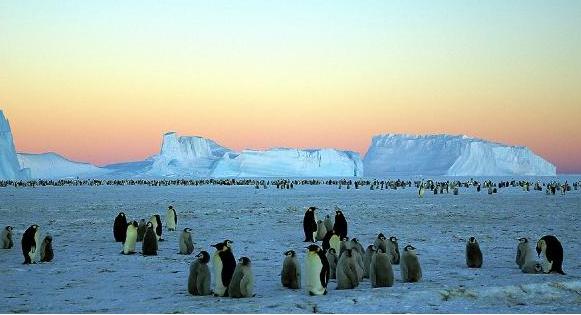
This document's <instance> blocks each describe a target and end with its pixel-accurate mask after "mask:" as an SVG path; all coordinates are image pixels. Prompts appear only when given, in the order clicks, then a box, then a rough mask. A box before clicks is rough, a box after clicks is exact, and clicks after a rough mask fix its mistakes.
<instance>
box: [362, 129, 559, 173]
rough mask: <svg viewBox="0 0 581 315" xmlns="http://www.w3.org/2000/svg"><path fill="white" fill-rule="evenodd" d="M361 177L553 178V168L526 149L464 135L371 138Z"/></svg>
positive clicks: (379, 136) (388, 135)
mask: <svg viewBox="0 0 581 315" xmlns="http://www.w3.org/2000/svg"><path fill="white" fill-rule="evenodd" d="M363 165H364V167H365V176H405V175H430V176H435V175H450V176H516V175H522V176H554V175H555V174H556V167H555V166H554V165H553V164H551V163H549V162H547V161H545V160H544V159H543V158H541V157H539V156H538V155H536V154H535V153H533V152H532V151H531V150H529V149H528V148H527V147H522V146H508V145H504V144H500V143H494V142H489V141H485V140H482V139H477V138H472V137H468V136H451V135H403V134H386V135H378V136H374V137H373V139H372V141H371V146H370V147H369V150H368V151H367V154H366V155H365V158H364V160H363Z"/></svg>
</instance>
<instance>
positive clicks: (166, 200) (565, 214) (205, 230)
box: [0, 177, 581, 313]
mask: <svg viewBox="0 0 581 315" xmlns="http://www.w3.org/2000/svg"><path fill="white" fill-rule="evenodd" d="M434 179H437V178H434ZM447 179H450V178H447ZM475 179H476V180H480V181H483V180H486V179H488V178H475ZM560 179H561V180H562V181H564V180H565V179H567V180H568V181H569V182H570V183H571V182H573V181H578V180H579V179H580V178H572V177H567V178H563V177H561V178H560ZM444 180H446V179H444ZM0 200H2V201H3V202H1V203H0V217H2V218H3V221H2V222H1V224H2V226H5V225H12V226H14V227H15V229H14V233H15V235H14V243H15V247H14V248H12V249H10V250H0V265H1V266H2V270H1V271H0V281H1V282H2V283H3V284H4V286H3V287H4V289H3V290H0V301H2V302H0V313H13V312H32V313H46V312H49V313H71V312H74V313H87V312H100V313H137V312H139V313H173V312H187V313H232V312H235V313H248V312H261V313H267V312H268V313H283V312H284V313H311V312H313V311H317V312H333V313H379V312H380V313H390V312H397V313H404V312H430V313H442V312H445V313H449V312H452V313H458V312H460V313H553V312H556V313H578V312H579V311H580V310H581V300H580V295H581V271H580V270H581V269H580V268H581V254H580V253H581V239H580V236H581V235H580V234H579V231H578V226H579V225H580V223H581V222H579V213H580V208H579V205H580V204H581V191H575V190H573V191H571V192H569V193H567V194H566V195H565V196H560V195H546V194H545V193H544V192H539V191H530V192H526V191H523V190H522V189H520V188H503V189H500V190H499V193H498V194H494V195H488V194H487V193H486V192H485V191H482V192H480V193H477V192H476V191H475V189H474V188H470V189H466V188H460V194H459V195H458V196H454V195H452V194H451V193H450V194H438V195H432V194H428V193H426V195H425V196H424V198H421V199H420V198H417V191H416V189H415V188H407V189H399V190H396V191H394V190H369V188H368V187H367V189H360V190H355V189H353V188H352V189H350V190H347V189H345V187H343V189H341V190H339V189H337V187H336V186H327V185H318V186H301V185H295V189H293V190H276V189H273V188H272V187H270V188H268V189H258V190H257V189H254V187H253V186H245V187H241V186H186V187H182V186H162V187H149V186H99V187H38V186H37V187H36V188H12V187H8V188H0ZM168 205H174V207H175V208H176V210H177V213H178V230H177V231H175V232H169V231H167V230H164V232H163V235H164V238H165V239H166V241H164V242H161V243H160V250H159V255H158V256H152V257H144V256H141V255H139V254H136V255H131V256H124V255H121V254H119V253H120V251H121V247H122V246H121V244H120V243H115V242H114V239H113V233H112V226H113V221H114V218H115V216H116V215H117V213H118V212H120V211H124V212H125V213H127V215H128V218H130V219H141V218H149V217H150V216H151V214H153V213H159V214H160V215H162V220H165V218H164V216H165V213H166V209H167V206H168ZM311 205H314V206H317V207H318V208H320V210H317V212H318V213H317V217H319V218H322V217H324V215H325V214H327V213H332V212H333V209H334V207H335V206H338V207H340V208H342V209H343V212H344V213H345V215H346V218H347V221H348V223H349V231H350V236H351V237H357V238H358V239H359V240H360V241H361V242H362V243H363V245H364V246H367V245H368V244H371V243H372V242H373V240H374V238H375V237H376V235H377V234H378V233H379V232H383V233H384V234H385V235H386V236H391V235H395V236H397V237H398V239H399V240H400V242H399V247H400V250H401V249H402V248H403V247H404V246H405V245H407V244H412V245H414V246H415V247H416V248H417V252H418V254H419V258H420V262H421V264H422V271H423V280H422V281H421V282H419V283H402V282H401V281H400V270H399V269H400V268H399V266H394V273H395V276H396V282H395V284H394V286H393V287H391V288H377V289H372V288H371V285H370V283H369V281H368V280H367V279H366V280H364V281H363V282H362V284H361V285H360V286H359V287H358V288H356V289H354V290H335V286H336V283H335V281H334V280H333V281H331V283H330V284H329V293H328V294H327V295H326V296H318V297H310V296H308V295H307V294H306V293H305V291H304V290H289V289H286V288H283V287H282V285H281V284H280V277H279V272H280V270H281V268H282V261H283V259H284V255H283V252H284V251H286V250H288V249H294V250H296V251H297V254H298V258H299V261H300V263H301V266H302V267H303V268H304V257H305V249H304V247H305V246H306V243H303V242H302V240H303V231H302V218H303V214H304V211H305V209H306V207H308V206H311ZM33 223H38V224H40V226H41V229H42V235H43V236H44V234H45V233H47V232H49V233H50V234H52V236H53V238H54V239H53V246H54V250H55V259H54V261H53V262H50V263H42V264H37V265H22V264H21V263H22V261H23V258H22V253H21V250H20V239H21V237H22V233H23V232H24V230H25V229H26V228H27V227H28V226H29V225H30V224H33ZM186 226H189V227H191V228H193V232H192V237H193V240H194V243H195V252H194V254H197V253H199V251H200V250H206V251H208V252H209V253H210V254H211V253H212V252H213V250H212V248H211V247H210V244H215V243H217V242H219V241H222V240H224V239H231V240H233V241H234V253H235V256H236V258H239V257H241V256H248V257H249V258H250V259H251V260H252V264H253V267H252V268H253V271H254V274H255V277H256V287H255V290H254V291H255V293H256V297H254V298H249V299H230V298H215V297H193V296H191V295H189V294H188V293H187V278H188V270H189V264H190V263H191V262H192V261H193V259H194V258H195V257H194V255H189V256H184V255H178V254H177V253H178V249H179V244H178V237H179V233H180V232H181V230H182V229H183V228H184V227H186ZM545 234H555V235H557V236H558V237H559V239H560V240H561V242H562V244H563V248H564V251H565V261H564V270H565V272H566V273H567V275H565V276H562V275H557V274H539V275H532V274H523V273H522V272H520V270H519V269H518V267H517V266H516V264H515V262H514V259H515V254H516V247H517V239H518V238H519V237H523V236H525V237H529V238H530V239H531V241H532V242H533V244H534V243H536V240H538V239H539V238H540V237H541V236H543V235H545ZM470 236H475V237H476V238H477V239H478V241H479V243H480V246H481V249H482V251H483V255H484V265H483V268H482V269H468V268H466V266H465V261H464V248H465V241H466V239H467V238H468V237H470ZM137 249H138V250H139V249H140V244H139V243H138V244H137ZM210 269H211V268H210ZM215 276H216V275H214V274H213V275H212V277H213V279H214V278H215Z"/></svg>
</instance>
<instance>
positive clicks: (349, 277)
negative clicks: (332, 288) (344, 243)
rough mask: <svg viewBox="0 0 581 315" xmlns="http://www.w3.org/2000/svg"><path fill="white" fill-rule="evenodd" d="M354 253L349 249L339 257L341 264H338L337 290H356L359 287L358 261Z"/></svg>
mask: <svg viewBox="0 0 581 315" xmlns="http://www.w3.org/2000/svg"><path fill="white" fill-rule="evenodd" d="M353 253H354V250H353V249H351V248H349V249H346V250H345V252H343V254H341V255H340V256H339V262H338V263H337V290H344V289H354V288H356V287H358V286H359V275H358V274H357V268H358V267H357V260H356V257H355V256H354V255H353Z"/></svg>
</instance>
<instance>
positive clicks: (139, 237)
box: [137, 219, 147, 242]
mask: <svg viewBox="0 0 581 315" xmlns="http://www.w3.org/2000/svg"><path fill="white" fill-rule="evenodd" d="M146 230H147V225H146V224H145V219H141V221H139V225H138V226H137V241H138V242H143V237H144V236H145V231H146Z"/></svg>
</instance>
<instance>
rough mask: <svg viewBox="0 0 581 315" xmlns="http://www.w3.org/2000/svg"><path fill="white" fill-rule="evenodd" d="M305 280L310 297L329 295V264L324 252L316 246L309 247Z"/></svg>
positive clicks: (306, 257)
mask: <svg viewBox="0 0 581 315" xmlns="http://www.w3.org/2000/svg"><path fill="white" fill-rule="evenodd" d="M305 278H306V279H305V287H306V290H307V293H308V294H309V295H325V294H327V284H328V283H329V262H328V261H327V257H326V256H325V254H324V253H323V250H322V249H321V248H320V247H319V246H317V245H315V244H312V245H309V246H308V247H307V255H306V256H305Z"/></svg>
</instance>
